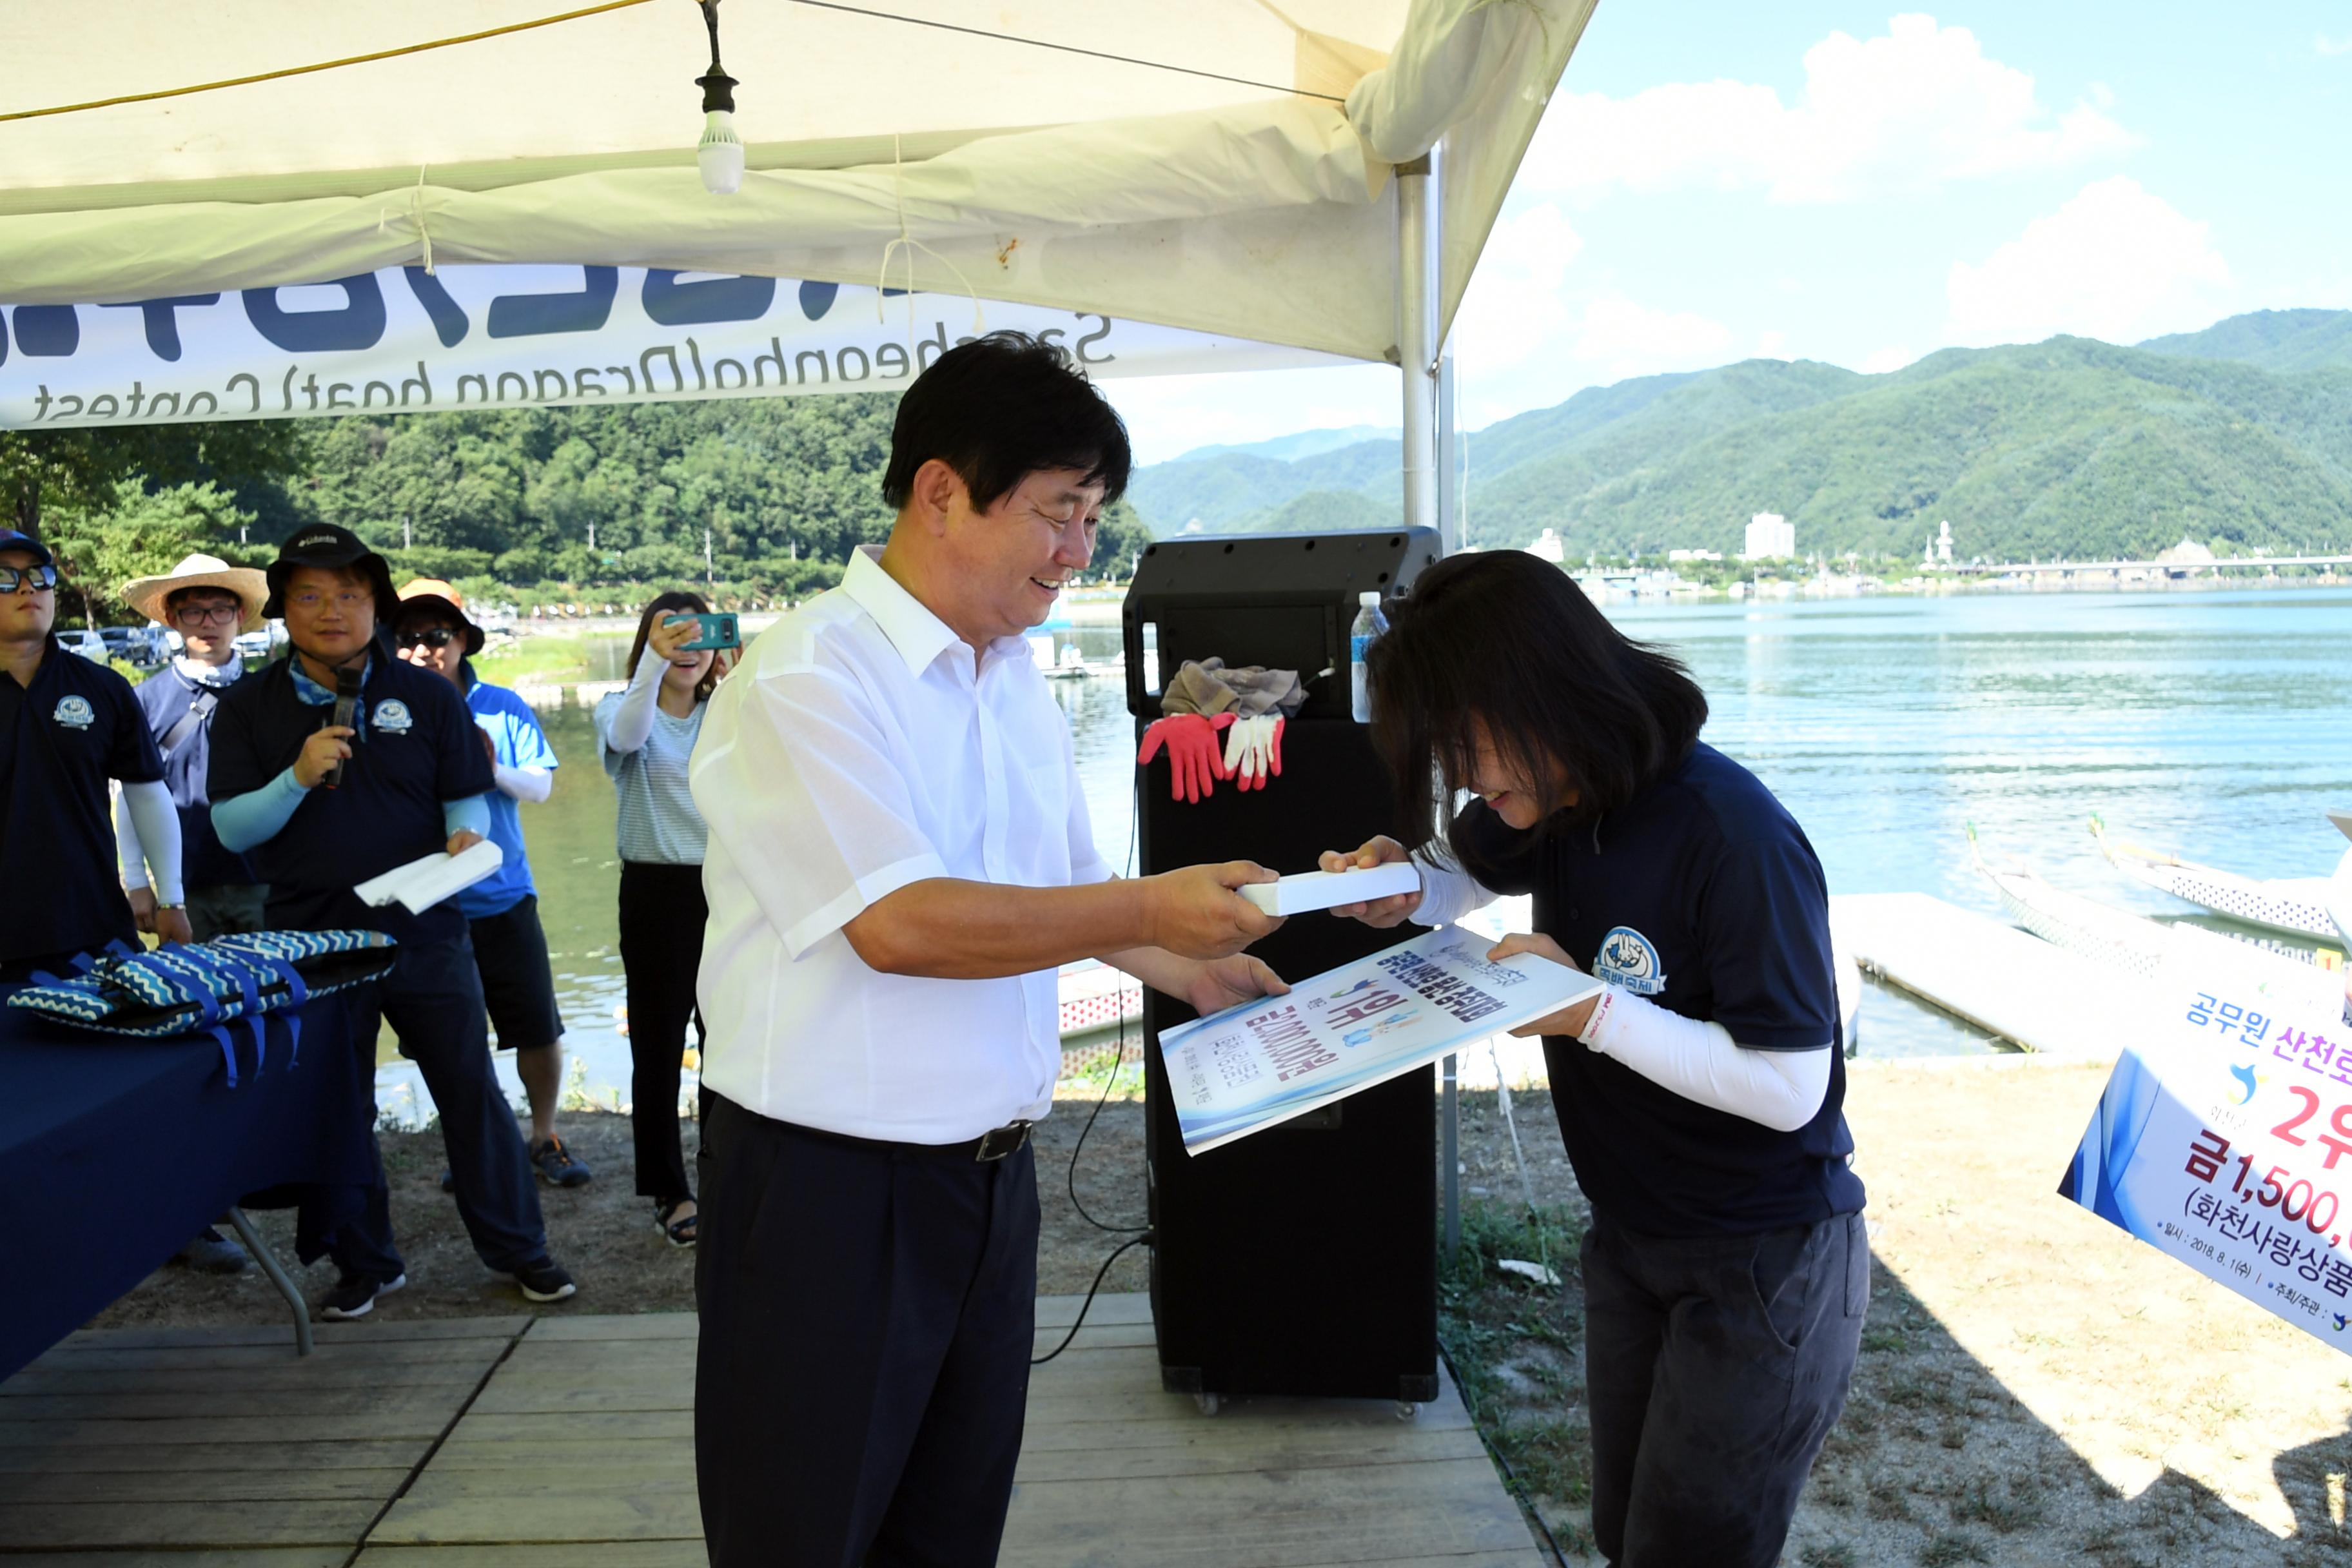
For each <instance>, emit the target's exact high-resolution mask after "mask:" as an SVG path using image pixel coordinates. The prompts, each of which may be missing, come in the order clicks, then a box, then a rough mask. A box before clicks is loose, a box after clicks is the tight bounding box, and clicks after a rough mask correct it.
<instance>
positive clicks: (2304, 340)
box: [2139, 310, 2352, 371]
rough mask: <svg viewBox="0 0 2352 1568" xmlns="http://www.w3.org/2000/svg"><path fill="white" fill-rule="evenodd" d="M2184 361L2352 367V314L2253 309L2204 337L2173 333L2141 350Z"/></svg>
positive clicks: (2286, 368) (2290, 368)
mask: <svg viewBox="0 0 2352 1568" xmlns="http://www.w3.org/2000/svg"><path fill="white" fill-rule="evenodd" d="M2139 346H2140V347H2141V348H2144V349H2146V350H2147V351H2148V352H2149V353H2159V354H2179V355H2180V356H2181V357H2182V358H2184V359H2227V360H2236V361H2238V362H2239V363H2242V364H2251V365H2259V366H2261V367H2262V368H2263V369H2264V370H2276V371H2298V370H2341V369H2344V368H2347V367H2352V310H2255V311H2252V312H2251V313H2250V314H2247V315H2243V316H2231V318H2230V319H2229V320H2228V321H2216V322H2215V323H2214V324H2213V325H2211V326H2210V327H2208V328H2206V329H2205V330H2204V331H2201V332H2175V333H2174V334H2172V335H2171V336H2170V337H2164V338H2150V339H2148V340H2147V342H2144V343H2142V344H2140V345H2139Z"/></svg>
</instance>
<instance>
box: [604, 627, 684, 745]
mask: <svg viewBox="0 0 2352 1568" xmlns="http://www.w3.org/2000/svg"><path fill="white" fill-rule="evenodd" d="M667 668H669V660H667V659H666V658H662V657H661V656H660V655H658V654H656V653H655V652H654V650H653V649H652V648H651V647H648V648H646V651H645V652H644V653H642V654H640V655H638V656H637V672H636V673H635V675H633V676H631V677H630V678H629V689H627V690H626V691H624V692H623V693H621V705H620V707H619V708H618V709H617V710H614V714H613V728H612V731H611V733H610V734H609V735H608V736H607V737H606V740H605V744H606V745H607V746H608V747H609V748H610V749H612V750H613V751H615V752H641V751H643V750H645V745H646V741H647V740H649V739H650V738H651V737H652V735H653V732H654V703H655V702H656V700H659V698H660V696H661V683H662V672H663V671H664V670H666V669H667Z"/></svg>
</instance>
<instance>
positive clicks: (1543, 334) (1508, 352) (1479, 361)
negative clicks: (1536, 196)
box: [1454, 205, 1584, 371]
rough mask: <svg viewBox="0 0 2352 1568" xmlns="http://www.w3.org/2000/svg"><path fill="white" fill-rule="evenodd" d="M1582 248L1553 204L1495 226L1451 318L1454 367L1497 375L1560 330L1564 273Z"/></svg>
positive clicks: (1565, 317) (1565, 309) (1566, 314)
mask: <svg viewBox="0 0 2352 1568" xmlns="http://www.w3.org/2000/svg"><path fill="white" fill-rule="evenodd" d="M1583 248H1584V241H1583V240H1582V239H1580V237H1578V236H1577V233H1576V231H1575V230H1574V229H1573V228H1570V226H1569V223H1568V219H1567V218H1566V217H1565V216H1562V215H1561V213H1560V210H1559V208H1558V207H1557V206H1550V205H1538V206H1530V207H1527V208H1525V209H1523V210H1521V211H1520V212H1518V213H1517V214H1516V215H1514V216H1510V217H1507V218H1505V219H1503V220H1502V221H1501V222H1500V223H1497V224H1496V226H1495V227H1494V231H1493V232H1492V233H1491V234H1489V235H1488V236H1487V237H1486V249H1485V250H1484V251H1483V252H1482V253H1481V254H1480V255H1479V258H1478V268H1477V270H1476V271H1475V272H1473V273H1471V275H1470V289H1469V291H1468V292H1467V293H1466V294H1465V295H1464V296H1463V299H1462V308H1461V310H1458V311H1456V312H1455V313H1454V358H1455V359H1456V361H1458V362H1460V363H1465V364H1475V365H1476V366H1478V367H1479V369H1480V370H1481V371H1497V370H1502V369H1505V368H1507V367H1508V366H1511V365H1514V364H1517V363H1519V362H1520V361H1521V360H1524V359H1526V358H1527V357H1528V355H1529V354H1531V353H1534V352H1535V351H1536V349H1537V348H1538V346H1540V345H1541V344H1542V343H1543V342H1544V341H1545V340H1546V339H1549V338H1551V337H1552V336H1554V335H1555V334H1557V333H1559V331H1561V330H1562V329H1563V328H1565V327H1566V326H1567V325H1568V323H1569V320H1570V309H1569V304H1568V295H1567V283H1568V275H1569V268H1570V266H1572V265H1573V264H1574V262H1575V260H1576V257H1577V253H1578V252H1579V251H1580V250H1582V249H1583Z"/></svg>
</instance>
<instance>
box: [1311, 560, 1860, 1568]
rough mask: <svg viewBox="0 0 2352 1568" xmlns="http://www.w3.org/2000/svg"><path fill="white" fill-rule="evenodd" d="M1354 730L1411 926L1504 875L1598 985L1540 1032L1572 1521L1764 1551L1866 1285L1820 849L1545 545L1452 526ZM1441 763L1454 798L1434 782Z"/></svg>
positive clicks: (1333, 859)
mask: <svg viewBox="0 0 2352 1568" xmlns="http://www.w3.org/2000/svg"><path fill="white" fill-rule="evenodd" d="M1389 616H1390V629H1389V632H1388V634H1387V635H1386V636H1385V637H1381V639H1380V640H1379V641H1378V642H1376V643H1374V644H1373V645H1372V649H1371V652H1370V658H1369V661H1368V665H1369V674H1370V685H1371V700H1372V739H1373V742H1374V743H1375V745H1376V746H1377V747H1378V748H1379V750H1380V751H1381V754H1382V756H1383V757H1384V759H1385V760H1386V761H1387V763H1389V765H1390V767H1391V770H1392V771H1393V773H1394V774H1395V779H1396V786H1397V798H1398V799H1399V800H1400V801H1401V802H1402V803H1403V817H1402V821H1403V837H1404V842H1402V843H1400V842H1398V841H1397V840H1396V839H1391V838H1385V837H1383V838H1376V839H1374V840H1372V842H1370V844H1367V845H1365V846H1363V847H1361V848H1360V849H1358V850H1356V851H1354V852H1353V853H1352V854H1349V853H1344V852H1333V853H1329V854H1326V855H1325V856H1324V857H1323V867H1324V868H1325V869H1326V870H1339V869H1341V868H1346V867H1349V866H1370V865H1377V864H1379V863H1381V862H1382V861H1387V860H1400V859H1404V858H1408V857H1410V858H1412V860H1413V861H1414V862H1415V863H1416V864H1417V865H1418V866H1419V867H1420V868H1421V874H1422V890H1421V891H1420V892H1418V893H1414V894H1410V895H1406V896H1402V897H1398V898H1391V899H1383V900H1377V901H1374V902H1371V903H1368V904H1357V905H1349V906H1344V907H1342V908H1341V909H1339V910H1335V911H1334V912H1335V913H1340V914H1351V915H1354V916H1355V917H1356V918H1358V919H1360V920H1362V921H1365V922H1366V923H1367V924H1370V925H1374V926H1391V925H1395V924H1397V923H1399V922H1400V921H1407V920H1410V921H1413V922H1414V923H1416V924H1422V925H1430V926H1436V925H1442V924H1444V923H1446V922H1447V921H1454V920H1457V919H1459V918H1460V917H1462V916H1463V915H1465V914H1467V913H1468V912H1470V911H1471V910H1474V909H1476V908H1477V907H1479V906H1480V905H1483V904H1485V903H1486V902H1488V901H1490V900H1493V899H1494V898H1496V896H1497V895H1502V894H1531V895H1533V899H1534V906H1535V910H1534V912H1535V919H1534V924H1535V927H1536V930H1535V931H1534V932H1532V933H1529V934H1525V935H1515V936H1511V937H1508V938H1506V939H1505V940H1504V942H1502V943H1501V944H1500V945H1499V946H1497V947H1496V949H1495V950H1494V951H1495V955H1496V956H1497V957H1500V956H1502V955H1505V954H1507V953H1513V952H1536V953H1540V954H1542V955H1543V956H1545V957H1547V958H1549V959H1550V960H1552V961H1553V962H1554V963H1565V964H1568V965H1570V966H1571V967H1573V968H1578V969H1584V970H1588V971H1589V972H1590V973H1593V974H1595V975H1596V976H1598V977H1600V978H1601V979H1603V980H1605V981H1607V982H1609V987H1608V989H1607V990H1606V991H1604V992H1603V993H1602V994H1601V995H1600V996H1598V997H1595V998H1589V999H1587V1000H1586V1001H1584V1002H1581V1003H1580V1004H1578V1005H1576V1006H1573V1007H1570V1008H1568V1009H1566V1010H1565V1011H1562V1012H1560V1013H1558V1014H1554V1015H1553V1016H1549V1017H1547V1018H1543V1019H1539V1020H1538V1021H1537V1022H1536V1023H1534V1024H1531V1025H1528V1026H1527V1027H1525V1028H1522V1029H1519V1030H1517V1031H1516V1032H1517V1033H1518V1034H1521V1035H1541V1036H1542V1037H1543V1042H1544V1058H1545V1061H1546V1063H1547V1065H1548V1067H1549V1073H1550V1080H1551V1089H1552V1100H1553V1105H1554V1108H1555V1110H1557V1112H1558V1114H1559V1125H1560V1133H1561V1137H1562V1139H1563V1141H1564V1142H1566V1144H1567V1146H1568V1156H1569V1160H1570V1163H1571V1164H1572V1165H1573V1166H1574V1168H1575V1171H1576V1178H1577V1182H1578V1184H1579V1185H1580V1187H1581V1188H1582V1189H1583V1191H1584V1194H1585V1196H1586V1197H1587V1198H1588V1199H1589V1200H1590V1201H1591V1207H1592V1224H1591V1228H1590V1229H1589V1230H1587V1232H1586V1233H1585V1236H1584V1238H1583V1243H1582V1247H1581V1251H1580V1259H1579V1261H1580V1267H1581V1270H1582V1274H1583V1284H1584V1314H1585V1330H1584V1333H1585V1385H1586V1394H1587V1401H1588V1405H1589V1409H1590V1412H1591V1441H1592V1528H1593V1534H1594V1536H1595V1538H1596V1540H1597V1542H1598V1543H1599V1545H1600V1547H1601V1552H1603V1553H1604V1554H1605V1555H1606V1556H1607V1557H1608V1559H1609V1561H1610V1562H1611V1563H1615V1564H1618V1565H1619V1568H1659V1565H1666V1564H1683V1563H1708V1564H1711V1565H1719V1568H1738V1565H1741V1564H1755V1565H1757V1568H1766V1565H1769V1564H1770V1563H1774V1562H1775V1561H1777V1560H1778V1558H1779V1556H1780V1547H1781V1543H1782V1542H1783V1540H1784V1539H1785V1538H1786V1536H1787V1533H1788V1527H1789V1519H1790V1514H1791V1513H1792V1512H1793V1511H1794V1510H1795V1507H1796V1502H1797V1494H1798V1492H1799V1490H1800V1489H1801V1488H1802V1487H1803V1485H1804V1480H1805V1476H1806V1473H1807V1471H1808V1470H1809V1469H1810V1468H1811V1465H1812V1461H1813V1458H1814V1456H1815V1455H1816V1454H1818V1453H1819V1452H1820V1450H1821V1446H1822V1440H1823V1439H1824V1438H1825V1437H1826V1436H1828V1435H1829V1429H1830V1427H1831V1426H1832V1424H1833V1423H1834V1422H1835V1421H1836V1419H1837V1416H1838V1413H1839V1411H1840V1410H1841V1409H1842V1408H1843V1405H1844V1403H1845V1394H1846V1387H1847V1384H1848V1381H1849V1378H1850V1377H1851V1374H1852V1373H1853V1361H1854V1354H1855V1352H1856V1350H1857V1348H1858V1347H1859V1344H1860V1341H1861V1336H1862V1321H1863V1313H1864V1309H1865V1308H1866V1306H1867V1305H1868V1302H1869V1296H1870V1263H1869V1248H1868V1244H1867V1241H1866V1240H1865V1237H1864V1230H1863V1221H1862V1207H1863V1189H1862V1183H1861V1182H1860V1181H1859V1180H1858V1179H1857V1178H1856V1177H1855V1175H1854V1173H1853V1170H1852V1169H1851V1168H1850V1163H1851V1158H1852V1155H1853V1138H1852V1137H1851V1135H1850V1134H1849V1133H1848V1132H1847V1131H1846V1125H1845V1119H1844V1115H1843V1102H1844V1094H1845V1077H1844V1066H1843V1060H1842V1058H1841V1057H1840V1054H1839V1051H1838V1049H1837V1039H1838V1018H1839V1015H1838V1005H1837V986H1836V980H1835V974H1834V971H1833V969H1832V961H1831V956H1830V935H1829V918H1828V895H1827V889H1826V887H1825V885H1824V882H1823V879H1822V869H1821V863H1820V861H1819V860H1818V859H1816V858H1815V857H1814V855H1813V851H1812V847H1811V845H1810V844H1809V843H1807V842H1806V839H1805V835H1804V833H1803V831H1802V829H1801V828H1800V827H1799V826H1797V823H1796V821H1795V820H1794V819H1793V818H1792V817H1790V815H1789V813H1788V811H1787V810H1786V809H1785V808H1783V807H1782V806H1781V805H1780V802H1779V801H1778V800H1776V799H1775V798H1774V797H1773V795H1772V794H1771V792H1770V791H1769V790H1767V789H1766V788H1765V787H1764V785H1763V784H1760V783H1759V782H1758V780H1757V779H1756V777H1755V775H1754V774H1752V773H1749V772H1748V770H1747V769H1745V768H1743V767H1741V766H1740V765H1739V764H1738V763H1735V762H1733V761H1732V760H1731V759H1730V758H1728V757H1726V756H1725V755H1723V754H1722V753H1721V752H1717V751H1716V750H1715V749H1714V748H1713V747H1711V746H1707V745H1704V744H1701V743H1700V742H1699V740H1698V732H1699V728H1700V726H1701V725H1702V724H1704V723H1705V722H1706V698H1705V696H1704V695H1702V694H1701V692H1700V691H1699V689H1698V687H1697V686H1696V684H1695V683H1693V681H1692V680H1691V679H1690V678H1689V676H1688V675H1687V674H1686V673H1685V671H1684V669H1683V668H1682V667H1681V665H1680V664H1678V663H1677V662H1676V661H1675V660H1674V659H1673V658H1670V657H1669V656H1667V655H1666V654H1664V653H1663V652H1660V651H1658V650H1656V649H1654V648H1651V647H1644V646H1643V645H1642V644H1640V643H1636V642H1633V641H1630V640H1628V639H1627V638H1626V637H1624V636H1623V635H1622V634H1621V633H1620V632H1618V631H1617V629H1616V628H1615V627H1613V626H1611V625H1610V624H1609V622H1608V621H1607V620H1606V619H1605V618H1604V617H1603V616H1601V613H1600V612H1599V611H1598V610H1597V609H1595V608H1594V607H1593V606H1592V605H1591V603H1590V602H1589V601H1587V600H1586V598H1585V597H1584V595H1583V594H1582V593H1581V592H1580V591H1579V590H1578V588H1577V586H1576V584H1574V583H1573V582H1571V581H1570V579H1569V577H1568V576H1567V574H1564V573H1563V572H1561V571H1560V570H1559V568H1558V567H1556V566H1553V565H1551V564H1549V563H1546V562H1543V561H1541V560H1538V558H1536V557H1535V556H1532V555H1528V554H1524V553H1521V552H1517V551H1497V552H1492V553H1482V554H1474V555H1457V556H1454V557H1453V558H1452V559H1450V560H1447V561H1444V562H1442V563H1439V564H1437V565H1436V566H1434V567H1432V568H1431V569H1430V570H1429V571H1427V572H1424V573H1423V574H1421V576H1420V578H1419V579H1418V580H1417V581H1416V582H1415V583H1414V584H1413V587H1412V593H1411V595H1409V596H1407V597H1405V598H1403V599H1402V600H1401V601H1399V602H1398V603H1397V604H1395V605H1392V606H1391V607H1390V610H1389ZM1465 792H1466V793H1467V794H1468V795H1471V796H1472V797H1474V798H1471V799H1470V800H1468V801H1467V803H1466V804H1465V805H1464V806H1463V808H1462V809H1461V810H1460V811H1458V812H1454V811H1453V810H1452V809H1451V807H1450V805H1446V804H1445V803H1448V802H1451V801H1453V800H1455V799H1459V798H1460V797H1461V795H1463V794H1464V793H1465Z"/></svg>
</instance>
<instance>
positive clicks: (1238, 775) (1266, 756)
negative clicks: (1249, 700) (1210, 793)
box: [1225, 713, 1282, 790]
mask: <svg viewBox="0 0 2352 1568" xmlns="http://www.w3.org/2000/svg"><path fill="white" fill-rule="evenodd" d="M1225 771H1226V773H1230V774H1231V775H1232V776H1233V779H1234V788H1235V789H1244V790H1248V789H1264V788H1265V781H1266V780H1267V778H1268V777H1270V776H1271V777H1279V776H1281V773H1282V720H1281V719H1280V718H1279V717H1277V716H1276V715H1275V714H1272V713H1265V714H1260V715H1259V716H1258V717H1256V718H1255V719H1236V720H1235V721H1234V725H1233V728H1232V729H1230V730H1228V731H1225Z"/></svg>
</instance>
